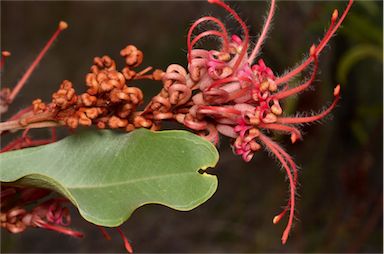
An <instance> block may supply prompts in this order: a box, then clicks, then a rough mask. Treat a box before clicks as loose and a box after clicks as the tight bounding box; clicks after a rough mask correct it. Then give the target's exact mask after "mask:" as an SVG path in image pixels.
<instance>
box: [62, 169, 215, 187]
mask: <svg viewBox="0 0 384 254" xmlns="http://www.w3.org/2000/svg"><path fill="white" fill-rule="evenodd" d="M196 173H197V172H186V173H174V174H166V175H161V176H149V177H142V178H138V179H133V180H128V181H124V182H115V183H112V184H102V185H101V184H96V185H83V186H82V185H80V186H67V187H66V188H67V189H92V188H95V189H97V188H106V187H111V186H119V185H125V184H133V183H136V182H143V181H148V180H156V179H160V178H167V177H175V176H180V175H195V174H196ZM203 175H209V174H203ZM62 185H63V184H62Z"/></svg>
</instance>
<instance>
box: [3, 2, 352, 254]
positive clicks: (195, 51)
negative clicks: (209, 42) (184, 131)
mask: <svg viewBox="0 0 384 254" xmlns="http://www.w3.org/2000/svg"><path fill="white" fill-rule="evenodd" d="M208 1H209V2H210V3H212V4H216V5H218V6H220V7H222V8H224V9H225V10H226V11H227V12H228V13H229V14H230V15H231V16H233V17H234V18H235V20H236V22H238V24H239V25H240V27H241V28H242V35H236V34H229V33H228V30H227V28H226V26H225V25H224V23H223V22H222V21H220V20H219V19H217V18H215V17H212V16H205V17H202V18H199V19H198V20H196V21H195V22H194V23H193V24H192V26H191V27H190V29H189V31H188V35H187V50H188V67H187V69H185V68H184V67H182V66H180V65H177V64H172V65H170V66H168V68H167V70H166V71H165V72H163V71H161V70H155V71H153V73H148V72H150V71H151V70H152V67H147V68H145V69H144V70H142V71H139V72H136V71H134V70H133V69H132V68H136V67H138V66H139V65H140V64H141V62H142V60H143V53H142V52H141V51H140V50H138V49H137V48H136V47H135V46H133V45H129V46H127V47H126V48H125V49H123V50H122V51H121V52H120V54H121V55H122V56H123V57H124V58H125V60H126V66H125V67H124V68H123V69H122V70H121V71H119V70H118V69H117V67H116V64H115V61H114V60H112V59H111V58H110V57H108V56H103V57H101V58H100V57H97V58H95V59H94V65H93V66H92V67H91V71H90V73H88V74H87V76H86V85H87V87H88V90H87V91H86V92H85V93H83V94H76V92H75V90H74V88H73V86H72V83H71V82H70V81H67V80H65V81H63V83H62V84H61V86H60V89H59V90H58V91H57V92H56V93H54V94H53V96H52V102H51V103H49V104H45V103H43V102H42V101H41V100H40V99H37V100H35V101H34V102H33V103H32V106H31V107H28V108H26V109H24V110H21V111H20V112H19V113H17V114H16V115H15V116H13V117H11V118H10V119H9V121H8V122H5V123H3V124H2V125H0V133H2V132H3V131H8V130H12V129H23V128H25V129H26V131H25V132H24V133H23V136H22V137H21V138H20V139H19V140H16V141H15V142H11V143H10V144H9V145H8V146H6V147H4V148H3V149H2V150H1V151H0V152H5V151H9V150H14V149H20V148H23V147H29V146H34V145H40V144H44V143H49V142H51V141H53V140H55V139H56V138H55V133H54V132H53V133H52V140H38V141H33V140H31V139H30V138H29V137H28V136H27V133H28V130H29V128H33V127H35V128H36V127H56V126H59V125H67V126H68V127H70V128H72V129H74V128H77V127H78V126H79V125H83V126H91V125H96V126H97V127H98V128H101V129H103V128H107V127H109V128H113V129H115V128H120V129H124V130H126V131H128V132H129V131H132V130H134V129H135V128H150V129H152V130H158V129H160V125H161V122H162V121H164V120H170V121H177V122H179V123H181V124H183V125H184V126H186V127H188V128H190V129H192V130H194V131H196V132H198V133H199V134H200V135H202V136H204V137H205V138H207V139H208V140H210V141H212V142H213V143H218V141H219V134H222V135H224V136H227V137H229V138H231V140H232V147H233V150H234V153H236V154H238V155H240V156H241V157H242V158H243V159H244V161H247V162H248V161H250V160H251V159H252V158H253V156H254V154H255V152H257V151H259V150H261V148H262V147H264V148H265V149H266V150H267V151H269V152H270V153H271V154H273V155H274V156H275V157H276V159H277V160H278V161H279V162H280V163H281V165H282V167H283V168H284V170H285V172H286V174H287V177H288V180H289V192H290V195H289V199H288V203H287V205H286V207H285V208H284V209H283V211H282V212H281V213H279V214H278V215H276V216H275V217H274V218H273V223H275V224H276V223H278V222H279V221H280V220H281V219H282V218H283V217H284V215H285V214H286V213H287V212H289V218H288V222H287V225H286V227H285V230H284V232H283V235H282V242H283V244H285V243H286V241H287V239H288V236H289V233H290V231H291V228H292V224H293V218H294V211H295V194H296V186H297V182H298V172H297V166H296V164H295V162H294V161H293V159H292V158H291V156H290V155H289V154H288V153H287V152H286V151H285V150H284V149H283V148H282V147H281V146H280V145H279V144H278V143H276V142H275V141H273V140H272V138H271V137H270V136H271V133H274V132H280V133H285V134H288V135H290V139H291V142H292V143H295V142H296V141H297V140H300V139H302V135H301V132H300V130H299V128H298V126H299V125H301V124H304V123H311V122H316V121H318V120H320V119H322V118H324V117H325V116H326V115H328V114H329V113H330V112H331V110H332V109H333V108H334V107H335V105H336V104H337V102H338V100H339V97H340V85H337V86H336V87H335V89H334V92H333V96H334V99H333V102H332V103H331V105H330V106H329V107H328V108H327V109H325V110H324V111H322V112H320V113H319V114H316V115H311V116H305V117H301V116H286V115H285V111H284V108H283V107H282V104H281V102H282V100H284V99H285V98H288V97H290V96H292V95H296V94H298V93H300V92H302V91H304V90H306V89H307V88H308V87H309V86H310V85H311V84H312V82H313V81H314V80H315V77H316V73H317V70H318V57H319V55H320V53H321V52H322V50H323V49H324V47H325V46H326V45H327V43H328V42H329V40H330V39H331V37H332V36H333V35H334V34H335V32H336V31H337V29H338V28H339V27H340V25H341V23H342V22H343V20H344V19H345V17H346V15H347V13H348V11H349V10H350V8H351V6H352V2H353V0H349V3H348V5H347V7H346V9H345V10H344V11H343V13H342V15H341V16H340V17H339V14H338V11H337V10H334V12H333V13H332V16H331V22H330V26H329V28H328V30H327V32H326V33H325V35H324V37H323V38H322V39H321V40H320V42H319V43H318V44H317V45H312V46H311V48H310V49H309V54H308V57H307V58H306V59H305V60H304V61H303V62H302V63H301V64H299V65H298V66H297V67H296V68H294V69H292V70H290V71H288V72H287V73H286V74H284V75H278V74H276V73H275V72H274V71H273V69H272V68H271V67H269V66H268V65H267V63H268V61H265V60H263V59H261V58H258V56H259V54H260V50H261V46H262V44H263V43H264V40H265V38H266V35H267V33H268V30H269V29H270V27H271V22H272V19H273V16H274V13H275V0H271V4H270V9H269V12H268V16H267V18H266V21H265V24H264V26H263V29H262V31H261V33H260V36H259V38H258V40H257V41H256V42H255V43H254V45H255V46H254V47H252V45H253V43H251V42H250V36H249V32H248V28H247V26H246V24H245V22H244V21H243V20H242V19H241V18H240V17H239V15H238V14H237V13H236V12H235V11H234V10H233V9H232V8H231V7H229V6H228V5H227V4H225V3H224V2H221V1H220V0H208ZM206 23H209V24H213V25H214V26H215V28H214V29H208V30H205V31H202V32H200V33H198V34H194V32H195V30H196V28H199V27H200V26H201V25H202V24H206ZM65 28H67V24H66V23H65V22H61V23H60V25H59V27H58V30H57V31H56V32H55V34H54V35H53V36H52V38H51V39H50V40H49V41H48V43H47V45H46V46H45V47H44V49H43V50H42V52H41V53H40V54H39V55H38V57H37V58H36V60H35V61H34V62H33V64H32V65H31V67H30V68H29V69H28V70H27V72H26V73H25V74H24V75H23V77H22V79H21V80H20V81H19V82H18V84H17V85H16V86H15V88H14V89H13V90H12V91H11V90H9V89H1V91H0V114H1V113H4V112H6V111H7V109H8V105H9V104H10V103H11V102H12V101H13V99H14V98H15V96H16V95H17V93H18V92H19V91H20V89H21V88H22V87H23V85H24V84H25V81H26V80H27V79H28V77H29V76H30V75H31V73H32V72H33V69H34V68H35V67H36V65H37V63H38V62H39V61H40V60H41V58H42V57H43V55H44V54H45V52H46V51H47V49H48V48H49V46H50V45H51V44H52V42H53V41H54V40H55V38H56V37H57V36H58V35H59V33H60V32H61V31H62V30H64V29H65ZM204 37H217V38H219V39H220V45H218V47H217V48H216V49H215V50H206V49H200V48H196V45H197V44H198V43H199V42H200V41H201V39H203V38H204ZM7 56H9V52H5V51H4V52H2V58H1V63H0V70H1V68H2V66H3V64H4V60H5V57H7ZM306 70H309V71H308V72H309V73H310V75H309V77H308V78H307V79H306V80H305V81H303V82H302V83H301V84H299V85H297V86H295V87H289V86H288V82H290V81H292V79H293V78H295V77H296V76H297V75H299V74H301V73H302V72H303V71H306ZM138 79H153V80H162V82H163V88H162V90H161V91H160V93H159V94H158V95H156V96H155V97H153V98H152V99H151V101H150V102H149V104H148V105H147V106H145V108H144V110H143V111H136V110H137V109H138V106H139V105H140V104H141V103H142V102H143V93H142V91H141V90H140V89H139V88H137V87H132V86H128V83H129V82H130V81H133V80H138ZM15 193H16V192H15V190H11V189H6V190H4V192H3V191H2V192H1V197H2V199H3V200H4V199H5V197H10V196H12V195H14V194H15ZM3 200H2V202H3ZM61 203H62V201H59V200H50V201H49V202H48V201H47V202H45V203H43V204H41V205H39V206H37V207H36V208H35V209H33V210H32V211H31V212H29V213H28V212H27V211H26V210H24V209H23V208H21V207H14V208H12V209H10V210H9V211H8V212H7V213H2V214H1V226H2V227H4V228H7V229H8V230H10V231H11V232H14V233H17V232H21V231H24V230H25V228H26V227H27V226H33V227H41V228H46V229H50V230H55V231H58V232H61V233H64V234H69V235H72V236H77V237H81V236H82V234H81V233H79V232H77V231H73V230H70V229H68V228H66V227H65V226H67V224H69V222H70V217H69V213H68V210H67V209H66V208H64V207H61ZM100 229H101V231H102V232H103V234H104V235H105V236H106V238H110V237H109V236H108V234H107V233H106V231H105V230H104V229H102V228H100ZM117 230H118V232H119V234H120V235H121V236H122V238H123V240H124V244H125V247H126V249H127V251H129V252H132V248H131V246H130V244H129V242H128V240H127V239H126V238H125V236H124V235H123V234H122V231H121V230H120V229H119V228H118V229H117Z"/></svg>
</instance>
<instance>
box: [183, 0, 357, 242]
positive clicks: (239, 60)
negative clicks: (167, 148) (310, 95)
mask: <svg viewBox="0 0 384 254" xmlns="http://www.w3.org/2000/svg"><path fill="white" fill-rule="evenodd" d="M209 2H210V3H213V4H216V5H219V6H221V7H222V8H224V9H225V10H227V11H228V13H229V14H230V15H232V16H233V17H234V18H235V19H236V21H237V22H238V23H239V24H240V26H241V27H242V31H243V36H242V37H240V36H238V35H229V34H228V31H227V29H226V27H225V25H224V24H223V23H222V22H221V21H220V20H219V19H217V18H215V17H211V16H206V17H202V18H200V19H198V20H197V21H196V22H194V23H193V25H192V26H191V28H190V30H189V32H188V39H187V43H188V64H189V65H188V71H189V75H188V76H187V81H186V84H187V85H188V84H192V85H189V87H191V88H192V90H194V89H196V90H199V92H198V93H196V94H195V95H194V96H192V101H193V104H192V105H193V106H192V107H191V108H190V110H189V113H188V114H187V116H186V117H185V118H183V121H181V122H182V123H183V124H184V125H186V126H187V127H189V128H191V129H194V130H198V131H201V130H208V132H209V133H208V135H207V136H206V137H207V138H209V139H210V140H211V141H213V142H215V143H216V142H218V134H219V133H220V134H222V135H224V136H227V137H230V138H232V141H233V143H232V144H233V150H234V152H235V153H236V154H238V155H241V156H242V158H243V159H244V160H245V161H250V160H251V159H252V157H253V156H254V153H255V152H256V151H258V150H260V149H261V147H262V146H263V147H264V148H265V149H266V150H268V151H270V152H271V153H272V154H273V155H274V156H275V157H276V158H277V159H278V160H279V161H280V163H281V164H282V166H283V168H284V169H285V171H286V174H287V176H288V179H289V184H290V198H289V201H288V204H287V206H286V208H285V209H284V210H283V211H282V212H281V213H280V214H279V215H277V216H275V217H274V219H273V222H274V223H277V222H279V221H280V219H281V218H282V217H283V216H284V214H285V213H286V212H287V211H289V220H288V224H287V226H286V229H285V231H284V233H283V236H282V242H283V243H285V242H286V241H287V238H288V235H289V232H290V230H291V227H292V222H293V218H294V209H295V192H296V185H297V167H296V164H295V163H294V161H293V160H292V158H291V156H290V155H289V154H288V153H287V152H285V150H283V148H282V147H281V146H280V145H279V144H277V143H276V142H274V141H273V140H272V139H271V138H270V137H269V135H268V134H269V133H271V132H275V131H276V132H282V133H286V134H289V135H290V138H291V141H292V143H295V142H296V141H297V140H299V139H301V138H302V136H301V133H300V130H299V129H298V127H297V126H298V125H300V124H303V123H310V122H315V121H317V120H320V119H322V118H323V117H324V116H326V115H327V114H328V113H330V111H331V110H332V109H333V108H334V107H335V105H336V103H337V101H338V100H339V94H340V86H339V85H337V86H336V87H335V89H334V93H333V95H334V100H333V102H332V104H331V105H330V106H329V107H328V108H327V109H326V110H324V111H322V112H321V113H319V114H317V115H311V116H307V117H299V116H285V115H284V109H283V108H282V106H281V105H282V104H281V100H283V99H285V98H287V97H289V96H292V95H295V94H298V93H300V92H302V91H304V90H305V89H307V88H308V87H309V86H310V85H311V83H312V82H313V81H314V79H315V77H316V72H317V69H318V56H319V54H320V52H321V51H322V50H323V49H324V46H325V45H326V44H327V43H328V41H329V40H330V38H331V37H332V36H333V35H334V33H335V32H336V30H337V29H338V28H339V27H340V25H341V23H342V22H343V20H344V18H345V16H346V15H347V13H348V11H349V9H350V7H351V5H352V0H351V1H349V4H348V6H347V8H346V9H345V11H344V12H343V14H342V16H341V17H340V18H339V17H338V16H339V15H338V11H337V10H335V11H334V12H333V14H332V17H331V23H330V27H329V29H328V30H327V32H326V34H325V35H324V37H323V39H322V40H321V41H320V42H319V44H318V45H313V46H312V47H311V48H310V50H309V56H308V58H307V59H306V60H304V61H303V63H302V64H300V65H299V66H297V67H296V68H294V69H293V70H291V71H289V72H287V73H286V74H284V75H282V76H278V75H276V74H275V73H274V72H273V71H272V69H271V68H270V67H268V66H267V65H266V64H265V62H264V60H263V59H261V58H260V59H258V58H257V56H258V54H259V53H260V49H261V46H262V44H263V42H264V39H265V37H266V34H267V32H268V30H269V28H270V24H271V21H272V17H273V15H274V12H275V1H274V0H272V1H271V5H270V10H269V14H268V17H267V19H266V21H265V24H264V27H263V30H262V32H261V34H260V37H259V38H258V40H257V42H255V47H254V48H253V49H251V43H250V41H249V34H248V29H247V26H246V24H245V23H244V21H243V20H242V19H241V18H240V17H239V16H238V14H237V13H236V12H235V11H234V10H233V9H231V8H230V7H229V6H228V5H227V4H225V3H223V2H221V1H220V0H210V1H209ZM202 23H210V24H213V25H215V27H217V29H212V30H206V31H203V32H201V33H199V34H197V35H195V36H193V32H194V30H195V29H196V28H197V27H199V25H201V24H202ZM207 36H209V37H218V38H219V39H220V41H221V45H220V47H219V49H217V50H205V49H197V48H195V46H196V44H197V43H198V42H199V41H200V40H201V39H202V38H204V37H207ZM310 67H312V68H311V74H310V76H309V78H308V79H307V80H306V81H304V82H303V83H302V84H299V85H298V86H295V87H289V86H288V85H287V83H288V82H289V81H291V80H292V79H293V78H294V77H296V76H297V75H298V74H301V73H302V72H303V71H304V70H307V69H310ZM184 82H185V81H184Z"/></svg>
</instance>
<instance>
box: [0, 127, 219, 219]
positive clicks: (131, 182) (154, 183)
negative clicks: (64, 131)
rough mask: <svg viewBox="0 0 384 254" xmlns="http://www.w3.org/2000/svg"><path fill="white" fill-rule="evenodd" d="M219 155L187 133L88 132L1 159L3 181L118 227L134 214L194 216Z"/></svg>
mask: <svg viewBox="0 0 384 254" xmlns="http://www.w3.org/2000/svg"><path fill="white" fill-rule="evenodd" d="M217 161H218V152H217V150H216V148H215V147H214V146H213V145H212V144H211V143H209V142H208V141H206V140H204V139H203V138H201V137H198V136H196V135H194V134H192V133H190V132H187V131H162V132H152V131H148V130H145V129H140V130H136V131H134V132H132V133H130V134H123V133H115V132H112V131H107V130H104V131H85V132H81V133H79V134H75V135H73V136H70V137H67V138H65V139H63V140H61V141H59V142H56V143H53V144H49V145H45V146H40V147H35V148H28V149H23V150H18V151H13V152H8V153H3V154H0V166H1V167H0V181H2V182H14V181H17V182H16V183H15V184H22V185H32V186H38V187H45V188H50V189H53V190H56V191H58V192H60V193H61V194H63V195H64V196H66V197H67V198H68V199H69V200H71V201H72V203H73V204H74V205H75V206H76V207H77V208H78V209H79V212H80V214H81V215H82V216H83V217H84V218H85V219H86V220H88V221H90V222H92V223H94V224H97V225H102V226H108V227H115V226H118V225H120V224H122V223H123V222H124V221H126V220H127V219H128V218H129V216H130V215H131V214H132V212H133V211H134V210H135V209H137V208H138V207H140V206H142V205H145V204H150V203H156V204H162V205H165V206H168V207H171V208H173V209H176V210H182V211H187V210H191V209H193V208H195V207H197V206H199V205H200V204H202V203H204V202H205V201H206V200H208V199H209V198H210V197H211V196H212V195H213V194H214V192H215V191H216V189H217V178H216V176H213V175H209V174H207V173H205V172H203V173H202V174H201V173H199V172H198V171H199V169H206V168H208V167H214V166H215V165H216V163H217Z"/></svg>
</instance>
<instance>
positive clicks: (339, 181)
mask: <svg viewBox="0 0 384 254" xmlns="http://www.w3.org/2000/svg"><path fill="white" fill-rule="evenodd" d="M230 4H231V6H233V7H234V8H235V9H236V10H237V11H239V14H240V16H241V17H242V18H243V19H244V20H246V22H247V24H248V25H249V27H250V33H251V35H252V36H253V39H255V38H257V35H258V33H259V32H260V30H261V25H262V23H263V21H264V17H265V16H266V13H267V3H266V2H262V1H253V2H232V3H230ZM277 4H278V9H277V13H276V16H275V19H274V23H273V30H272V31H271V32H270V33H269V38H268V39H267V41H266V43H265V45H264V48H263V54H262V55H261V57H262V58H263V59H264V61H265V62H266V64H267V65H269V66H270V67H271V68H272V69H273V70H274V72H275V74H281V73H283V72H284V71H285V70H287V69H288V68H291V67H293V66H294V65H295V64H297V63H299V62H300V61H301V60H302V59H303V57H304V54H306V53H307V52H308V50H309V48H310V46H311V45H312V43H317V42H319V39H320V38H321V36H322V35H323V33H324V32H325V29H326V28H327V26H328V25H329V19H330V15H331V13H332V11H333V9H334V8H338V9H339V13H340V14H341V12H342V10H343V9H344V8H345V6H346V5H347V2H345V1H327V2H316V1H300V2H291V1H278V3H277ZM206 14H212V15H215V16H218V17H221V18H222V19H223V20H225V22H226V23H227V24H228V26H229V27H230V28H231V31H232V32H234V33H239V32H240V29H239V28H238V27H239V26H238V25H237V23H236V22H235V21H234V20H233V19H232V18H230V17H228V15H227V14H226V13H225V12H224V11H223V10H221V9H220V8H218V7H216V6H211V5H210V4H208V3H206V2H201V1H195V2H129V1H121V2H101V1H100V2H97V1H82V2H76V1H70V2H42V1H39V2H19V1H18V2H14V1H1V48H2V50H9V51H11V52H12V56H11V57H10V58H9V59H8V61H7V63H6V67H5V70H4V72H3V74H2V76H1V85H2V86H3V87H6V86H7V87H12V86H13V85H14V84H15V83H16V82H17V80H18V79H19V78H20V77H21V75H22V73H23V72H24V71H25V70H26V68H27V67H28V65H29V64H30V63H31V62H32V61H33V59H34V57H35V56H36V55H37V53H38V52H39V50H40V49H41V48H42V47H43V45H44V43H45V42H46V41H47V40H48V38H49V37H50V36H51V34H52V33H53V32H54V30H55V29H56V25H57V23H58V21H60V20H65V21H67V22H68V23H69V29H68V30H66V31H64V32H63V34H62V35H61V36H60V38H59V39H58V40H57V41H56V43H55V44H56V45H54V47H53V48H52V49H51V50H50V51H49V52H48V55H47V56H46V57H45V58H44V60H43V61H42V62H41V64H40V66H39V68H38V69H37V70H36V71H35V73H34V74H33V76H32V77H31V78H30V80H29V82H28V83H27V85H26V87H25V89H24V90H22V92H21V93H20V94H19V96H18V97H17V98H16V100H15V101H14V104H13V105H12V107H11V109H10V111H9V112H8V115H11V114H12V113H15V112H16V111H17V110H19V109H21V108H23V107H25V106H27V105H29V104H30V103H31V101H32V100H33V99H35V98H42V99H43V100H45V101H49V100H50V96H51V94H52V93H53V92H54V91H56V90H57V88H58V86H59V84H60V83H61V81H62V80H64V79H69V80H71V81H72V82H74V84H75V85H76V87H77V89H78V91H82V90H83V88H84V78H85V74H86V73H87V72H88V70H89V67H90V66H91V64H92V59H93V57H94V56H102V55H104V54H108V55H110V56H111V57H112V58H115V59H116V60H117V63H119V64H120V66H121V65H122V64H123V59H121V58H120V57H119V51H120V49H122V48H123V47H125V46H126V45H127V44H135V45H136V46H137V47H138V48H140V49H141V50H143V52H144V54H145V58H144V64H143V68H144V66H148V65H150V66H154V67H156V68H163V69H165V68H166V66H167V65H169V64H171V63H179V64H182V65H183V66H186V62H187V60H186V34H187V31H188V27H189V25H190V24H191V23H192V22H193V21H194V20H195V19H196V18H198V17H201V16H203V15H206ZM382 22H383V3H382V1H375V2H373V1H356V3H355V4H354V5H353V7H352V9H351V12H350V13H349V15H348V17H347V19H346V21H345V22H344V24H343V26H342V28H341V29H340V30H339V32H338V34H337V36H336V37H334V38H333V39H332V41H331V43H330V44H329V46H328V47H326V49H325V51H324V53H323V54H322V55H321V57H320V70H321V72H320V73H319V75H318V76H317V79H318V81H317V82H315V84H314V86H313V87H314V88H315V89H312V90H311V91H308V92H305V93H302V94H301V95H300V96H299V97H296V98H294V99H290V100H289V101H287V102H286V103H285V105H284V107H285V108H286V110H287V111H289V112H292V113H294V112H296V111H300V112H303V111H305V112H310V111H311V110H314V111H318V110H320V109H321V108H322V107H323V106H324V105H328V104H327V103H329V102H330V101H331V100H332V89H333V87H334V86H335V85H336V84H337V83H341V87H342V99H341V100H340V102H339V104H338V107H337V108H336V109H335V110H334V111H333V116H334V117H333V119H328V120H326V121H323V122H322V123H320V124H316V125H312V126H305V127H304V128H303V131H304V132H305V136H304V141H303V142H298V143H296V144H295V145H292V144H290V142H289V137H276V139H278V140H279V142H280V143H282V144H283V146H284V147H285V148H286V149H287V150H288V152H289V153H290V154H291V155H293V157H294V158H295V160H296V162H297V163H298V164H299V165H300V166H301V170H300V182H301V185H300V187H299V196H300V197H299V198H298V202H297V203H298V207H297V220H296V223H295V227H294V230H293V232H292V233H291V236H290V238H289V240H288V243H287V244H286V245H285V246H282V245H281V242H280V237H281V234H282V232H283V229H284V226H285V223H286V221H285V220H284V221H282V222H281V223H280V224H279V225H273V224H272V218H273V216H274V215H275V214H277V213H279V212H280V207H281V206H282V205H284V204H285V202H286V199H287V198H288V184H287V182H286V181H285V177H284V173H283V172H282V171H281V170H279V165H278V164H277V163H276V161H275V160H274V159H272V158H271V157H269V156H268V154H267V153H264V152H260V153H259V154H257V155H256V156H255V157H254V159H253V160H252V161H251V162H250V163H245V162H243V161H242V160H241V158H240V157H237V156H235V155H233V154H232V151H231V149H230V147H229V143H228V140H225V139H223V140H222V141H221V145H220V148H219V149H220V154H221V158H220V162H219V164H218V166H217V168H215V169H213V170H211V171H212V173H214V174H217V175H218V177H219V189H218V191H217V193H216V194H215V195H214V196H213V198H212V199H211V200H209V201H208V202H207V203H205V204H204V205H202V206H201V207H199V208H197V209H195V210H193V211H192V212H176V211H173V210H171V209H168V208H166V207H161V206H157V205H151V206H145V207H142V208H140V209H139V210H138V211H136V212H135V213H134V215H133V216H132V217H131V219H130V220H129V221H128V222H127V223H125V224H124V225H123V227H122V229H123V230H124V232H125V233H126V235H127V236H128V237H129V239H130V240H131V242H132V244H133V247H134V249H135V250H136V252H279V253H286V252H380V253H382V251H383V231H382V230H383V227H382V223H383V202H382V201H383V197H382V190H383V52H382V45H383V33H382V32H383V23H382ZM135 85H137V86H140V87H142V88H143V90H144V92H145V94H146V96H147V99H148V98H150V97H151V96H152V95H154V94H156V92H157V91H159V90H160V88H161V85H160V84H158V83H156V82H150V81H146V82H142V81H137V82H135ZM6 118H7V116H6V117H5V118H4V119H6ZM62 131H63V132H62V133H64V130H62ZM35 133H37V134H36V135H39V134H46V133H44V131H43V132H42V131H40V133H39V132H35ZM3 141H4V140H3ZM73 227H74V228H76V229H78V230H82V231H84V232H85V233H86V238H85V239H83V240H78V239H73V238H69V237H67V236H63V235H60V234H58V233H55V232H49V231H44V230H40V229H30V230H27V231H26V232H25V233H23V234H18V235H11V234H9V233H8V232H5V231H3V230H2V231H1V233H2V236H1V239H2V243H1V247H2V249H1V251H2V252H114V253H116V252H123V251H124V249H123V244H122V240H121V239H120V238H119V237H118V234H117V232H116V231H115V230H110V232H111V234H112V236H113V239H112V240H111V241H107V240H105V239H104V238H103V236H102V234H101V233H100V231H99V230H98V229H97V227H95V226H92V225H90V224H88V223H86V222H85V221H83V220H82V219H81V218H80V217H79V216H78V214H77V212H76V211H75V210H74V211H73Z"/></svg>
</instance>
